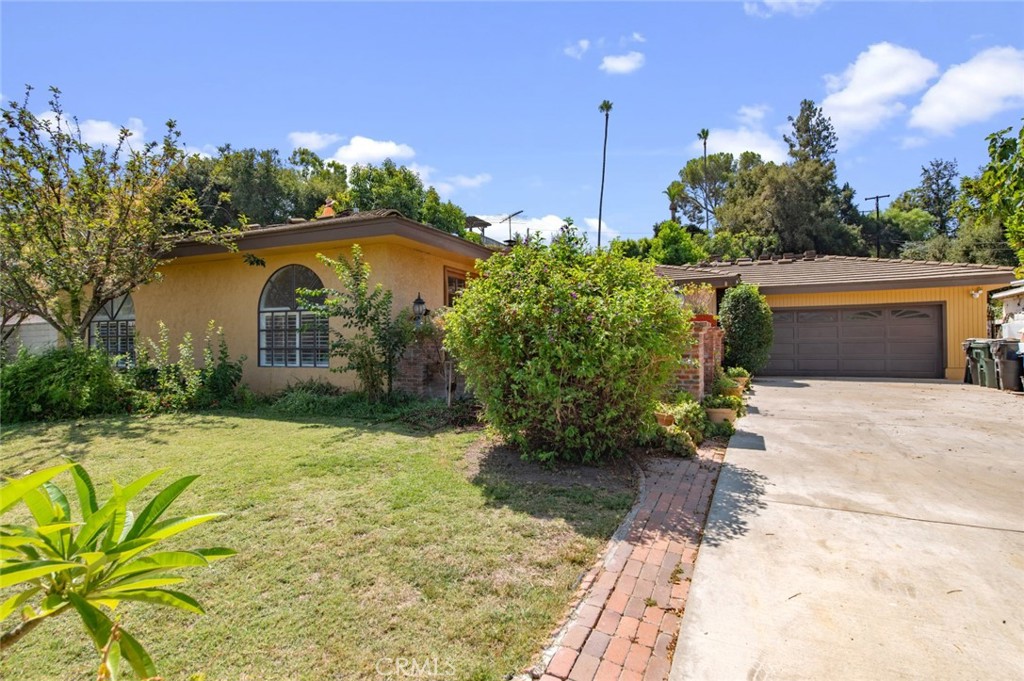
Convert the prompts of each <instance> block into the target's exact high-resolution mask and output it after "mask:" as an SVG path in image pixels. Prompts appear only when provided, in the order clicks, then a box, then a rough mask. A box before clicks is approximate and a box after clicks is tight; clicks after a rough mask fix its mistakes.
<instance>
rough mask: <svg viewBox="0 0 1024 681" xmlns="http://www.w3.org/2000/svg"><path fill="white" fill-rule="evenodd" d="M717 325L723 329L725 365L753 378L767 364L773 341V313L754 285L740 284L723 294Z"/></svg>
mask: <svg viewBox="0 0 1024 681" xmlns="http://www.w3.org/2000/svg"><path fill="white" fill-rule="evenodd" d="M718 316H719V323H720V324H721V325H722V328H723V329H725V363H726V365H728V366H733V367H743V368H744V369H746V370H747V371H749V372H750V373H752V374H756V373H757V372H759V371H760V370H761V369H763V368H764V366H765V365H766V364H767V363H768V355H769V353H770V352H771V347H772V339H773V337H774V332H773V330H772V310H771V308H770V307H768V301H767V300H766V299H765V297H764V296H763V295H761V293H760V291H758V289H757V286H755V285H754V284H739V285H738V286H734V287H733V288H731V289H729V290H728V291H726V292H725V296H724V297H723V299H722V308H721V310H719V315H718Z"/></svg>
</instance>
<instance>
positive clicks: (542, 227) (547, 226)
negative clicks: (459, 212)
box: [478, 214, 604, 241]
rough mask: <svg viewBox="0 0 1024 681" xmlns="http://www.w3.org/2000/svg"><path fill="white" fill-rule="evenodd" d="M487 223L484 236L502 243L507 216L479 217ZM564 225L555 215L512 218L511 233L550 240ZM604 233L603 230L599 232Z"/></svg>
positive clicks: (506, 235) (561, 219)
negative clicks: (540, 236) (489, 224)
mask: <svg viewBox="0 0 1024 681" xmlns="http://www.w3.org/2000/svg"><path fill="white" fill-rule="evenodd" d="M478 217H480V218H483V219H484V220H486V221H487V222H489V223H491V226H490V227H488V228H487V231H486V232H485V234H486V235H487V236H489V237H490V238H492V239H497V240H498V241H504V240H505V239H507V238H508V220H507V217H508V215H507V214H504V215H480V216H478ZM564 224H565V220H564V219H563V218H561V217H559V216H557V215H545V216H544V217H542V218H524V217H522V216H519V217H514V218H512V233H513V234H516V233H518V234H522V235H523V236H526V235H527V233H529V234H530V236H533V235H534V234H538V233H539V234H543V235H544V238H546V239H547V238H550V237H551V236H552V235H554V234H558V230H559V229H560V228H561V227H562V225H564ZM601 231H602V232H604V230H603V229H602V230H601Z"/></svg>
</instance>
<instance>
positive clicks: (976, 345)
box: [971, 338, 999, 388]
mask: <svg viewBox="0 0 1024 681" xmlns="http://www.w3.org/2000/svg"><path fill="white" fill-rule="evenodd" d="M988 343H989V341H988V340H987V339H984V338H975V339H974V340H972V341H971V369H972V372H971V373H973V374H974V376H975V382H976V383H977V384H978V385H983V386H985V387H986V388H998V387H999V386H998V384H997V383H996V363H995V361H994V360H993V359H992V350H991V348H989V345H988ZM975 362H977V367H978V369H977V371H976V372H975V371H973V369H974V366H975Z"/></svg>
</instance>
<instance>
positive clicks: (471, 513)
mask: <svg viewBox="0 0 1024 681" xmlns="http://www.w3.org/2000/svg"><path fill="white" fill-rule="evenodd" d="M480 437H481V434H480V433H479V432H466V433H457V432H454V431H451V430H449V431H444V432H440V433H435V434H429V435H428V434H423V433H417V432H415V431H413V430H410V429H408V428H406V427H405V426H400V425H395V424H375V425H372V424H367V423H364V422H357V421H350V420H345V419H342V418H332V419H323V420H317V421H311V420H302V419H292V420H289V419H282V418H280V417H275V416H273V415H271V414H269V413H259V414H253V415H245V414H241V415H239V414H205V415H167V416H160V417H155V418H151V419H145V418H131V417H117V418H107V419H91V420H84V421H79V422H66V423H58V424H46V425H28V426H19V427H15V428H11V429H7V430H6V432H5V433H4V437H3V444H2V447H3V455H2V459H0V470H2V472H3V473H5V474H17V473H21V472H24V471H26V470H28V469H36V470H38V469H40V468H42V467H45V466H46V465H49V464H53V463H59V462H60V458H59V457H60V456H61V455H66V456H71V457H73V458H74V459H75V460H78V461H81V462H83V463H84V464H85V466H86V468H87V470H88V471H89V473H90V474H91V475H92V477H93V480H95V481H96V483H97V485H98V487H99V489H98V492H99V494H100V496H101V498H103V499H105V498H106V497H107V495H108V493H109V489H110V486H109V481H110V480H111V479H116V480H117V481H118V482H121V483H127V482H129V481H130V480H131V479H134V478H135V477H138V476H139V475H141V474H143V473H145V472H147V471H150V470H153V469H157V468H166V469H168V472H167V474H166V475H165V476H164V477H162V478H160V479H159V480H158V481H157V482H156V483H154V485H153V487H152V488H151V491H150V493H149V494H146V493H144V494H143V498H142V503H145V501H146V500H148V498H149V495H150V494H152V493H154V492H155V491H156V490H157V489H160V488H161V487H163V486H164V485H166V484H168V483H169V482H171V481H172V480H174V479H176V478H178V477H181V476H183V475H187V474H193V473H198V474H201V476H202V477H200V478H199V480H197V481H196V482H195V483H193V485H192V487H190V488H189V490H188V491H186V493H185V494H184V495H182V496H181V497H180V498H179V499H178V501H177V502H175V505H174V506H172V507H171V513H170V514H169V515H170V516H174V515H184V514H186V513H199V512H211V511H222V512H225V513H226V514H227V515H226V516H225V517H223V518H221V519H219V520H216V521H213V522H211V523H208V524H206V525H203V526H200V527H199V528H197V529H196V530H193V531H190V532H186V533H185V534H183V535H181V536H180V538H178V539H177V545H178V546H179V547H182V548H187V547H199V546H228V547H231V548H234V549H236V550H237V551H238V552H239V555H238V556H235V557H233V558H229V559H227V560H224V561H220V562H217V563H214V564H213V566H212V567H211V568H207V569H195V570H191V571H185V572H183V573H182V574H183V575H186V576H188V577H189V580H188V581H187V582H186V583H185V584H184V585H182V586H183V587H184V588H182V590H183V591H186V592H187V593H190V594H192V595H193V596H195V597H196V598H197V599H198V600H199V601H200V603H202V604H203V606H204V607H205V608H206V613H207V614H206V615H205V616H192V615H189V614H187V613H182V612H178V611H172V610H169V609H166V608H157V607H153V606H149V605H144V604H139V603H124V604H123V605H122V606H121V607H119V608H118V611H119V612H121V613H122V622H123V625H124V626H125V628H126V629H128V630H129V631H131V632H132V633H134V634H135V635H136V636H137V637H138V638H139V640H140V641H142V642H143V644H144V645H146V646H147V648H148V650H149V652H150V654H151V655H152V656H153V659H154V661H155V662H156V664H157V668H158V669H159V670H160V672H161V674H162V675H163V677H164V678H166V679H189V680H195V681H200V680H205V681H220V680H224V681H236V680H237V681H240V680H242V679H250V680H270V679H289V680H292V679H316V680H318V681H319V680H323V679H333V680H337V681H341V680H348V679H381V678H387V676H381V675H379V672H384V673H385V674H386V673H388V672H391V674H392V675H393V678H399V677H400V675H399V674H397V673H395V672H396V665H395V662H394V660H395V659H397V658H405V659H407V660H416V661H417V662H418V663H419V664H421V665H422V664H424V663H425V662H426V661H432V662H433V664H434V665H435V666H436V669H437V670H438V671H439V672H441V673H445V672H448V674H447V675H446V676H445V678H456V679H501V678H504V677H505V676H506V675H507V674H509V673H510V672H515V671H519V670H520V669H522V668H523V667H524V665H526V664H528V663H529V661H530V659H531V657H532V656H533V655H534V654H535V653H536V652H538V651H539V649H540V648H541V646H542V645H543V644H544V643H545V642H546V638H547V636H548V634H549V633H550V632H551V630H552V628H553V627H554V625H555V624H556V622H557V620H558V619H559V618H560V616H561V615H562V614H563V613H564V610H565V608H566V605H567V603H568V601H569V599H570V597H571V596H572V593H573V590H574V586H575V583H576V580H577V579H578V578H579V576H580V574H581V572H583V571H585V570H586V569H587V568H588V567H589V566H590V564H591V563H592V562H593V560H594V559H595V557H596V556H597V553H598V552H599V550H600V549H601V548H602V547H603V546H604V544H605V542H606V540H607V538H608V537H609V536H610V535H611V533H612V532H613V531H614V529H615V527H616V526H617V525H618V523H619V522H620V520H621V519H622V517H623V516H624V515H625V513H626V511H628V509H629V507H630V505H631V504H632V499H633V494H632V491H631V489H630V488H629V484H628V480H626V476H624V475H623V474H622V473H614V474H613V473H601V474H600V475H598V476H593V475H591V476H590V478H589V479H588V480H589V481H590V483H591V484H588V485H582V484H578V480H577V478H576V476H577V475H578V471H567V472H565V473H564V474H550V473H548V474H537V472H536V471H533V472H532V473H531V472H527V473H526V474H523V471H528V468H530V467H527V466H526V465H525V464H523V465H514V464H510V463H509V462H508V461H505V462H504V463H503V464H501V465H499V464H500V463H501V462H499V461H498V460H497V458H496V457H498V454H493V457H495V458H494V460H493V461H492V460H490V459H489V457H490V456H491V454H488V451H489V450H488V449H487V448H481V447H480V446H479V445H475V444H474V443H476V442H477V441H478V440H479V439H480ZM467 451H476V452H477V454H478V456H477V457H476V460H473V461H471V460H470V458H472V457H469V458H467V455H466V453H467ZM481 451H482V452H483V453H482V454H481V453H480V452H481ZM493 451H494V452H499V451H500V450H493ZM506 459H507V457H506ZM531 470H532V469H531ZM595 481H596V482H595ZM58 482H60V483H61V486H62V487H63V486H64V485H65V484H67V485H68V486H69V487H70V486H71V485H70V481H69V478H67V477H66V474H65V476H61V477H60V478H58ZM74 503H75V502H74V501H73V502H72V504H73V505H74ZM135 510H136V511H138V510H139V509H135ZM8 520H10V519H8ZM165 548H170V547H165ZM0 597H2V598H6V597H7V594H4V593H2V592H0ZM9 627H10V622H8V623H5V625H4V628H5V629H6V628H9ZM96 661H97V656H96V653H95V651H94V650H93V649H92V648H91V644H90V643H89V641H88V639H87V637H86V635H85V633H84V630H83V629H82V628H81V625H80V624H79V622H78V619H77V615H75V614H73V613H68V614H64V615H62V616H61V617H59V618H57V619H55V620H53V621H50V622H46V623H44V624H43V625H42V626H40V627H39V628H38V629H36V630H35V631H33V632H31V633H30V634H29V635H28V636H27V637H26V638H25V639H24V640H23V641H21V642H20V643H19V644H17V645H15V646H14V647H13V649H11V650H9V651H8V652H6V653H4V655H3V657H2V659H0V678H3V679H5V680H6V681H14V680H16V679H31V680H33V681H37V680H40V679H61V680H64V679H94V678H95V669H96Z"/></svg>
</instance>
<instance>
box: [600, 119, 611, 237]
mask: <svg viewBox="0 0 1024 681" xmlns="http://www.w3.org/2000/svg"><path fill="white" fill-rule="evenodd" d="M597 110H598V111H600V112H601V113H603V114H604V146H603V147H602V148H601V196H600V198H599V199H598V203H597V247H598V249H600V248H601V219H602V217H603V215H604V171H605V167H606V166H607V164H608V118H609V115H610V114H611V112H612V103H611V102H609V101H608V100H607V99H606V100H604V101H603V102H601V104H600V105H599V106H598V107H597Z"/></svg>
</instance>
